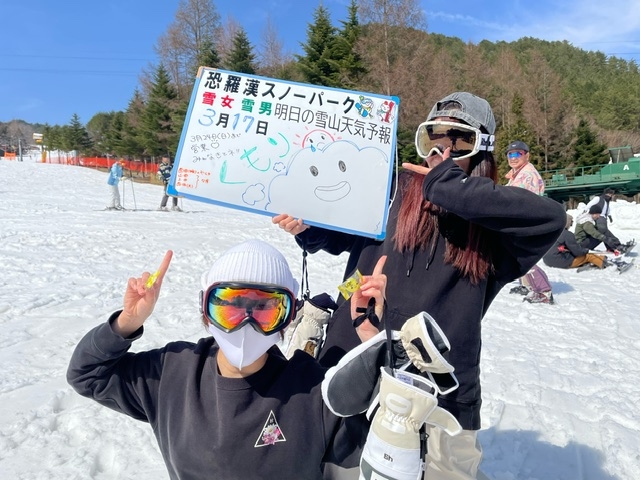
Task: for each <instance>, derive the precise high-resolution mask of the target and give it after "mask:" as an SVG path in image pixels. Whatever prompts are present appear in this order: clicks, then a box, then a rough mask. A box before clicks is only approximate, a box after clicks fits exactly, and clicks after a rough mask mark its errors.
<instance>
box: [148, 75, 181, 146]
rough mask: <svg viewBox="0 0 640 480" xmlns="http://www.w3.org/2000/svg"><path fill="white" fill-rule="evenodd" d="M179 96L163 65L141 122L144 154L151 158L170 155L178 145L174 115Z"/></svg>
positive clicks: (154, 81) (155, 80) (155, 78)
mask: <svg viewBox="0 0 640 480" xmlns="http://www.w3.org/2000/svg"><path fill="white" fill-rule="evenodd" d="M177 97H178V94H177V92H176V90H175V88H174V86H173V85H172V84H171V82H170V80H169V75H168V74H167V71H166V69H165V68H164V66H163V65H162V64H160V65H159V66H158V68H157V70H156V72H155V75H154V80H153V83H152V86H151V90H150V92H149V97H148V98H147V102H146V105H145V109H144V111H143V112H142V116H141V119H140V120H141V121H140V130H139V133H140V143H141V144H142V145H143V146H144V153H145V154H146V155H150V156H154V157H155V156H159V155H166V154H169V155H170V156H173V155H172V153H173V152H175V150H172V147H173V146H174V145H175V144H176V142H177V140H176V132H175V130H174V127H173V114H174V112H175V109H176V107H177V105H176V99H177Z"/></svg>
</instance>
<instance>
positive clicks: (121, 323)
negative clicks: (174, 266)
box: [113, 250, 173, 337]
mask: <svg viewBox="0 0 640 480" xmlns="http://www.w3.org/2000/svg"><path fill="white" fill-rule="evenodd" d="M172 257H173V252H172V251H171V250H167V253H166V254H165V256H164V259H163V260H162V263H161V264H160V268H158V271H157V272H156V273H154V274H153V275H151V273H149V272H144V273H143V274H142V276H140V277H138V278H134V277H132V278H130V279H129V281H128V283H127V291H126V292H125V294H124V300H123V309H122V312H121V313H120V315H119V316H118V318H117V320H116V321H115V322H114V323H113V330H114V332H116V333H117V334H119V335H121V336H123V337H128V336H129V335H131V334H132V333H133V332H135V331H136V330H138V329H139V328H140V327H141V326H142V325H143V324H144V322H145V320H146V319H147V318H149V316H150V315H151V313H152V312H153V309H154V307H155V305H156V302H157V301H158V297H159V296H160V288H161V287H162V281H163V280H164V275H165V273H167V270H168V269H169V264H170V263H171V258H172ZM156 274H157V276H156ZM154 277H155V280H154Z"/></svg>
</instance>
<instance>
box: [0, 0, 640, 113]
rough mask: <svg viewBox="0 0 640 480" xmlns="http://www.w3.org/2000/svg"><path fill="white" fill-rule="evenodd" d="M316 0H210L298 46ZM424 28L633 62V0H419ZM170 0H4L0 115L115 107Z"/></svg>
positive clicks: (328, 0) (130, 87)
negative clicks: (551, 43)
mask: <svg viewBox="0 0 640 480" xmlns="http://www.w3.org/2000/svg"><path fill="white" fill-rule="evenodd" d="M319 1H320V0H267V1H265V0H233V1H228V0H225V1H217V2H215V3H216V6H217V8H218V11H219V13H220V15H221V17H222V20H223V21H224V20H225V19H226V17H227V16H231V17H233V18H234V19H235V20H236V21H237V22H239V23H240V24H241V25H242V26H243V27H244V28H245V30H246V31H247V33H248V35H249V39H250V40H251V41H252V43H253V45H254V47H257V46H258V44H259V43H260V38H261V33H262V31H263V29H264V27H265V22H266V19H267V17H268V16H269V15H270V16H271V20H272V22H273V23H274V24H275V25H276V26H277V27H278V28H279V30H280V32H281V33H280V39H281V40H282V42H283V43H284V45H285V48H286V49H287V50H288V51H290V52H293V53H300V43H301V42H304V41H305V40H306V29H307V26H308V24H309V23H310V22H312V21H313V12H314V10H315V9H316V8H317V6H318V4H319ZM322 3H323V5H324V6H325V7H326V8H327V9H328V10H329V11H330V13H331V15H332V18H333V21H334V25H336V26H339V25H340V24H339V21H340V20H344V19H346V15H347V6H348V4H349V0H322ZM420 3H421V5H422V8H423V9H424V12H425V15H426V17H427V23H428V26H427V29H428V31H429V32H434V33H441V34H444V35H449V36H456V37H459V38H461V39H463V40H464V41H470V42H473V43H478V42H479V41H481V40H483V39H487V40H490V41H499V40H504V41H513V40H516V39H518V38H521V37H524V36H530V37H536V38H541V39H546V40H567V41H569V42H571V43H572V44H573V45H574V46H576V47H579V48H582V49H585V50H599V51H602V52H604V53H606V54H609V55H616V56H618V57H621V58H625V59H627V60H630V59H635V60H636V61H637V62H640V1H638V0H609V1H606V2H604V1H602V0H565V1H563V2H558V1H557V0H554V1H551V0H535V1H532V0H529V1H526V2H525V1H520V0H516V1H497V0H490V1H487V0H485V1H478V0H458V1H456V2H452V1H451V0H421V2H420ZM178 4H179V1H178V0H160V1H158V0H155V1H152V0H104V1H102V2H87V1H82V2H80V1H78V0H66V1H64V2H53V1H51V0H28V1H27V0H19V1H8V0H5V1H3V2H2V5H1V6H0V18H2V19H3V21H2V26H1V27H0V121H5V122H6V121H9V120H12V119H15V118H19V119H23V120H25V121H27V122H30V123H36V122H37V123H49V124H52V125H53V124H59V125H62V124H66V123H68V122H69V120H70V119H71V116H72V115H73V114H74V113H77V114H78V115H79V116H80V121H81V122H82V123H86V122H88V121H89V120H90V119H91V117H92V116H93V115H95V114H96V113H98V112H108V111H112V110H124V109H126V107H127V104H128V102H129V100H130V99H131V97H132V95H133V92H134V89H135V88H136V87H137V86H138V77H139V74H140V73H141V71H142V69H143V68H149V66H151V65H155V64H156V63H157V57H156V55H155V52H154V45H155V44H156V42H157V40H158V38H159V36H160V35H162V34H163V33H164V32H166V30H167V27H168V25H169V24H170V23H171V22H172V21H173V19H174V17H175V12H176V9H177V6H178Z"/></svg>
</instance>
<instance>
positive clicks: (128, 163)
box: [44, 154, 158, 176]
mask: <svg viewBox="0 0 640 480" xmlns="http://www.w3.org/2000/svg"><path fill="white" fill-rule="evenodd" d="M119 160H120V159H118V158H105V157H76V156H71V155H64V154H62V155H57V156H54V155H47V156H46V160H44V162H46V163H56V164H62V165H78V166H82V167H90V168H106V169H109V168H111V166H112V165H113V164H114V163H116V162H117V161H119ZM122 162H124V169H125V170H128V171H130V172H136V173H137V174H139V175H142V176H145V175H155V174H156V173H158V164H157V163H153V162H146V161H140V160H122Z"/></svg>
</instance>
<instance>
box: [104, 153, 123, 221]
mask: <svg viewBox="0 0 640 480" xmlns="http://www.w3.org/2000/svg"><path fill="white" fill-rule="evenodd" d="M123 166H124V160H118V161H117V162H115V163H114V164H113V165H111V169H110V170H109V178H108V179H107V184H108V185H109V191H110V193H111V201H110V202H109V206H108V207H107V210H122V205H121V204H120V190H119V188H118V184H119V183H120V180H122V178H123V177H122V175H123V174H124V170H123V168H122V167H123Z"/></svg>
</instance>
